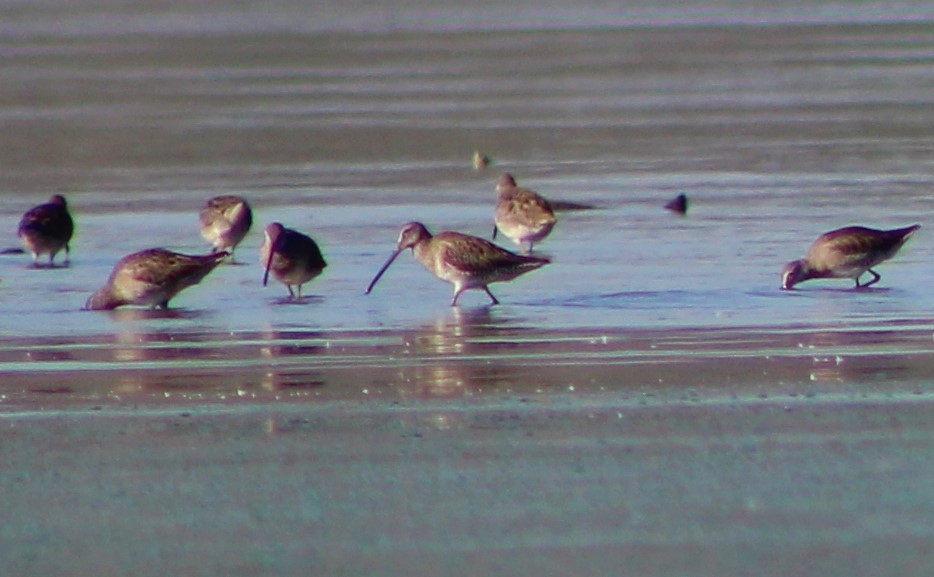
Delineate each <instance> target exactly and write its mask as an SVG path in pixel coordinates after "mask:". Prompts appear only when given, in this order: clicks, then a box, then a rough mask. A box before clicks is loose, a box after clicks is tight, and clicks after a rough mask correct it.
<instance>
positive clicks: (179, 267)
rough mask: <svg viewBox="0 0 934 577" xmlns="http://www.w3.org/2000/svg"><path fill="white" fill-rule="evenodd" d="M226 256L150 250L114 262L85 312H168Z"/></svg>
mask: <svg viewBox="0 0 934 577" xmlns="http://www.w3.org/2000/svg"><path fill="white" fill-rule="evenodd" d="M227 254H228V253H226V252H217V253H214V254H209V255H203V256H200V255H187V254H181V253H177V252H172V251H170V250H165V249H163V248H150V249H147V250H141V251H139V252H134V253H133V254H130V255H127V256H125V257H123V258H122V259H120V260H119V261H117V264H115V265H114V268H113V271H112V272H111V273H110V278H108V279H107V283H106V284H105V285H104V287H103V288H101V289H100V290H98V291H97V292H95V293H94V294H93V295H91V297H90V298H89V299H88V301H87V303H86V304H85V306H84V308H86V309H88V310H110V309H115V308H117V307H121V306H124V305H141V306H150V307H152V308H163V309H164V308H168V306H169V300H170V299H172V298H173V297H174V296H175V295H177V294H178V293H179V292H181V291H182V290H184V289H186V288H188V287H190V286H193V285H196V284H198V283H199V282H201V279H203V278H204V277H205V276H207V275H208V273H210V272H211V271H212V270H214V267H216V266H217V265H218V263H220V261H221V260H222V259H223V258H224V257H226V256H227Z"/></svg>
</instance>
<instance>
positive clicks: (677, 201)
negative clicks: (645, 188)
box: [665, 194, 688, 214]
mask: <svg viewBox="0 0 934 577" xmlns="http://www.w3.org/2000/svg"><path fill="white" fill-rule="evenodd" d="M665 208H667V209H668V210H670V211H671V212H677V213H678V214H687V212H688V197H687V195H685V194H679V195H678V196H676V197H674V198H673V199H672V200H671V201H670V202H669V203H668V204H666V205H665Z"/></svg>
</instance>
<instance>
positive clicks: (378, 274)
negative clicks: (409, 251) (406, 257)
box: [364, 250, 402, 294]
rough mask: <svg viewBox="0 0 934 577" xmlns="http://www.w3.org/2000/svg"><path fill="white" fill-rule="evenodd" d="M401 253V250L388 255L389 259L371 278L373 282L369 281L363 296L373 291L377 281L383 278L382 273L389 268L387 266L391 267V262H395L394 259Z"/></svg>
mask: <svg viewBox="0 0 934 577" xmlns="http://www.w3.org/2000/svg"><path fill="white" fill-rule="evenodd" d="M401 253H402V251H401V250H397V251H395V252H394V253H392V254H391V255H389V259H388V260H387V261H386V263H385V264H383V266H382V267H380V269H379V272H377V273H376V276H375V277H373V280H372V281H370V286H368V287H366V293H364V294H370V291H372V290H373V287H374V286H376V281H378V280H379V279H380V277H382V276H383V273H384V272H386V269H388V268H389V265H391V264H392V263H393V261H394V260H396V257H397V256H399V254H401Z"/></svg>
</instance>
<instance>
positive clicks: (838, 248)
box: [782, 224, 921, 290]
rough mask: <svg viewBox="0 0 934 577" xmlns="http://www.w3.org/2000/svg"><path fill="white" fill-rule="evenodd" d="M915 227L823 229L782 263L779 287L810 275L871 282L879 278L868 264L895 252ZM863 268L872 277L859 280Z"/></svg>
mask: <svg viewBox="0 0 934 577" xmlns="http://www.w3.org/2000/svg"><path fill="white" fill-rule="evenodd" d="M919 228H921V225H919V224H916V225H913V226H909V227H905V228H897V229H894V230H875V229H872V228H866V227H862V226H847V227H844V228H840V229H837V230H832V231H830V232H827V233H824V234H822V235H821V236H819V237H818V238H817V240H815V241H814V243H813V244H812V245H811V248H809V249H808V252H807V255H805V257H804V258H802V259H800V260H795V261H791V262H789V263H788V264H786V265H785V267H784V268H783V269H782V288H783V289H785V290H788V289H791V288H792V287H793V286H795V285H796V284H798V283H800V282H803V281H806V280H808V279H812V278H851V279H854V280H855V281H856V288H865V287H868V286H872V285H874V284H875V283H877V282H878V281H879V279H880V278H881V276H880V275H879V274H878V273H877V272H875V271H874V270H872V267H874V266H876V265H877V264H879V263H881V262H883V261H885V260H888V259H890V258H892V257H893V256H895V253H897V252H898V250H899V249H900V248H901V247H902V245H903V244H905V241H906V240H908V237H909V236H911V234H912V233H913V232H914V231H916V230H918V229H919ZM864 272H868V273H869V274H871V275H872V277H873V278H872V280H870V281H869V282H867V283H865V284H860V283H859V277H860V276H861V275H862V274H863V273H864Z"/></svg>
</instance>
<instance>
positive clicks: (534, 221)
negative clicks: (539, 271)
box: [493, 173, 557, 253]
mask: <svg viewBox="0 0 934 577" xmlns="http://www.w3.org/2000/svg"><path fill="white" fill-rule="evenodd" d="M496 191H497V192H498V193H499V199H498V200H497V202H496V216H495V221H496V226H495V227H494V228H493V239H494V240H495V239H496V232H497V231H500V232H502V233H503V234H504V235H506V236H507V237H509V238H510V239H512V241H513V242H515V243H516V244H517V245H519V250H520V251H521V252H523V253H531V252H532V245H533V244H535V243H536V242H538V241H540V240H542V239H543V238H545V237H546V236H548V235H549V233H551V229H552V228H554V226H555V222H557V218H555V212H554V210H553V209H552V207H551V204H549V202H548V201H547V200H545V199H544V198H542V197H541V196H540V195H539V194H537V193H535V192H533V191H531V190H529V189H527V188H522V187H520V186H516V179H515V178H513V176H512V175H511V174H509V173H506V174H503V175H502V176H501V177H500V178H499V180H498V181H497V182H496Z"/></svg>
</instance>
